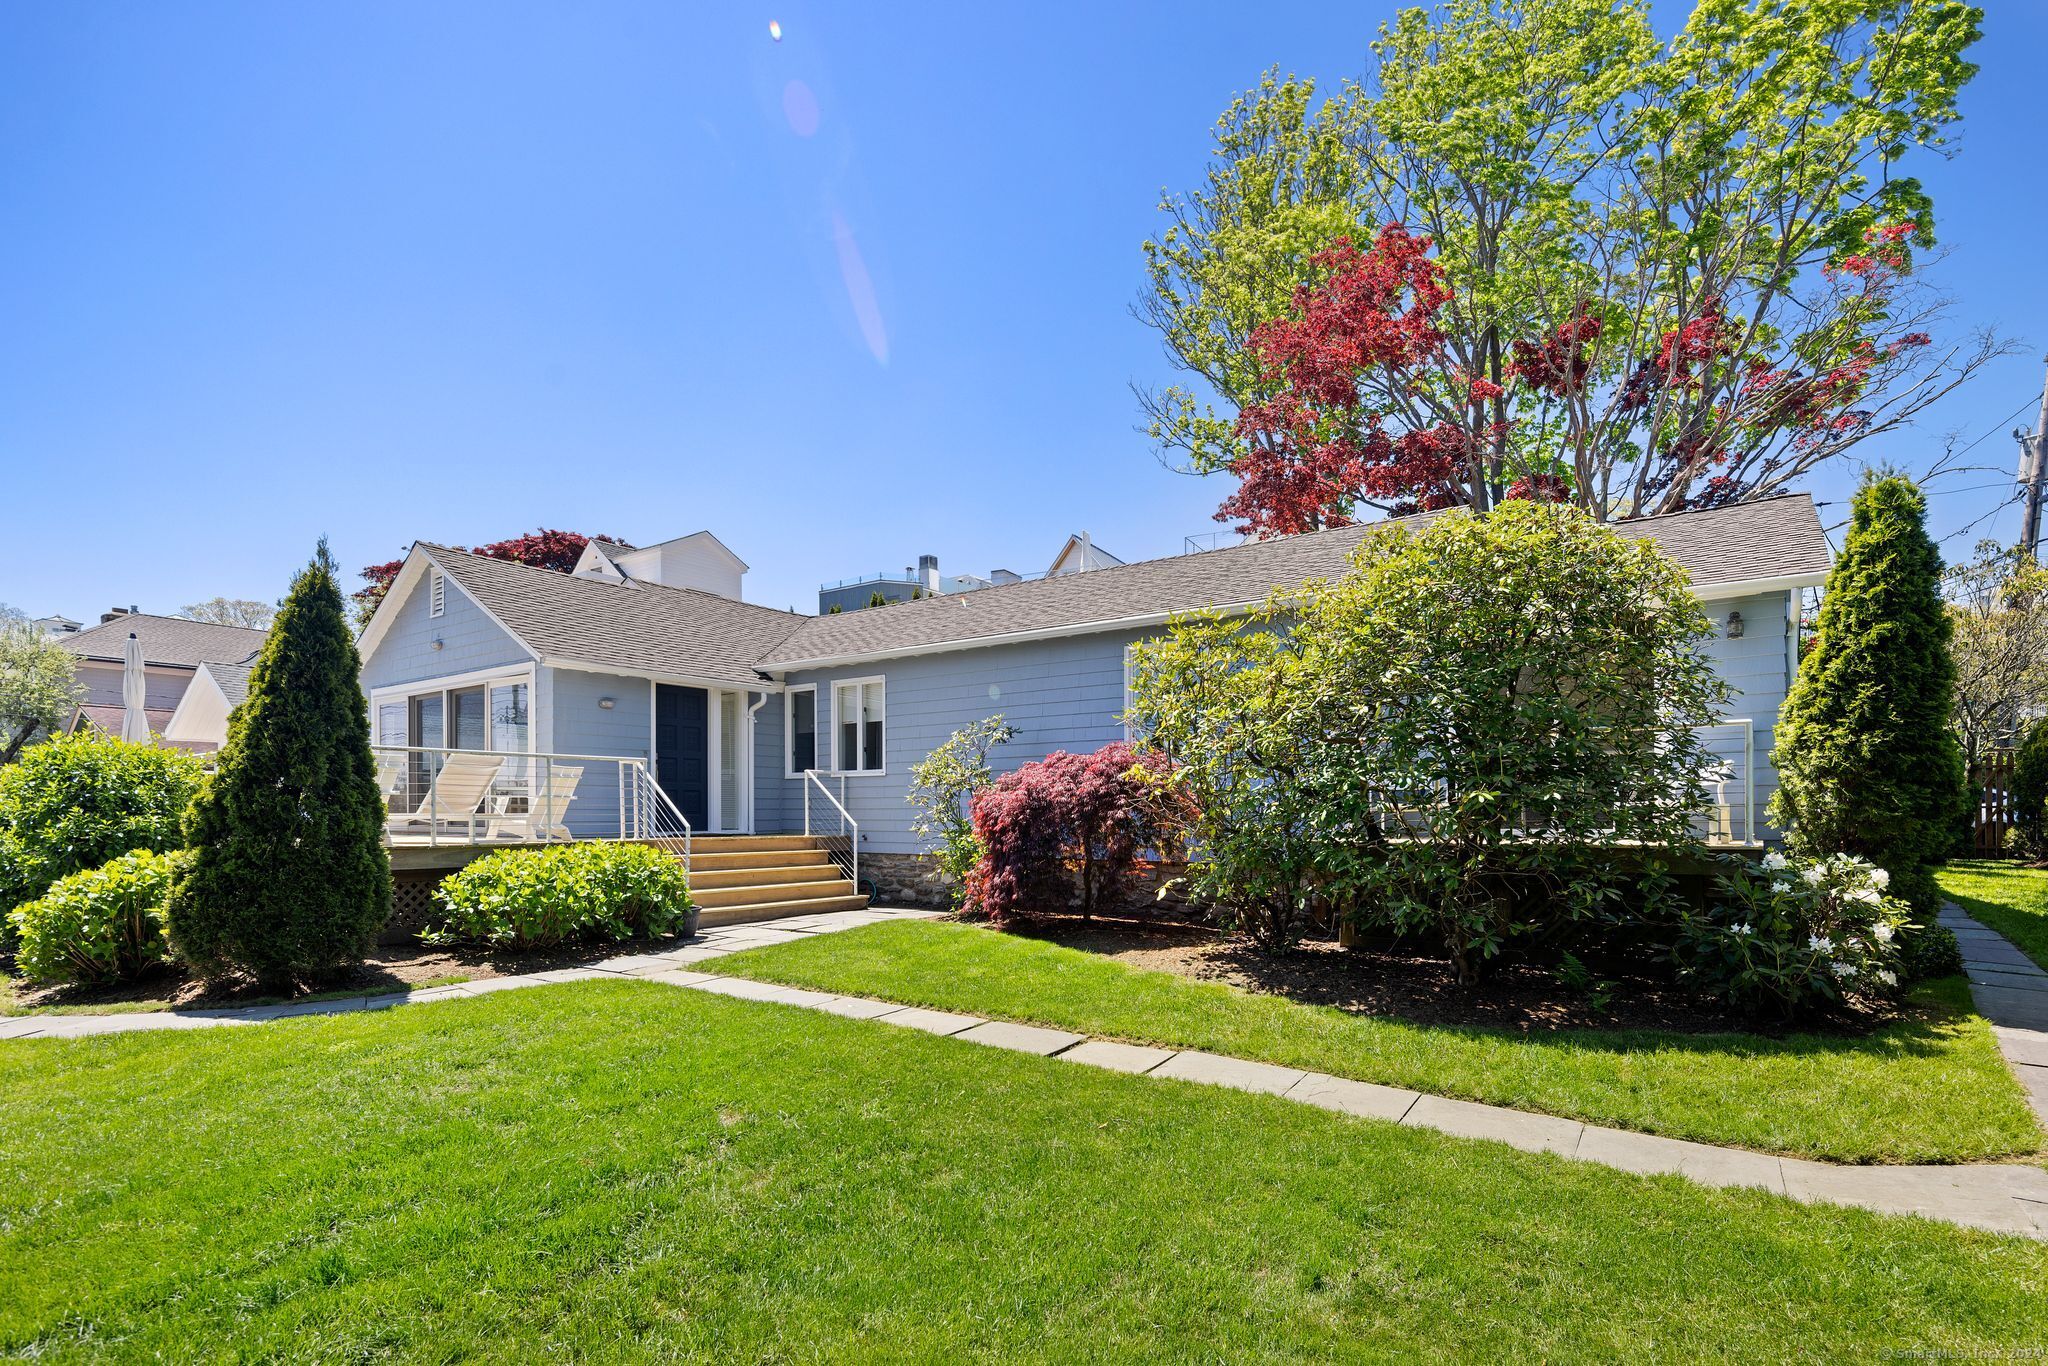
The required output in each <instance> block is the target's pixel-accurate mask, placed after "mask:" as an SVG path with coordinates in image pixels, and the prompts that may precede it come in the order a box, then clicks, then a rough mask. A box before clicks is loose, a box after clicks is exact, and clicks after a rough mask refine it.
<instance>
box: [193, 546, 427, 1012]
mask: <svg viewBox="0 0 2048 1366" xmlns="http://www.w3.org/2000/svg"><path fill="white" fill-rule="evenodd" d="M359 673H360V665H359V661H358V659H357V656H356V642H355V636H354V634H353V633H352V632H351V631H350V630H349V624H348V613H347V611H346V609H345V608H344V607H343V605H342V597H341V589H340V586H339V585H338V583H337V581H336V574H335V568H334V561H333V559H332V558H331V557H330V556H329V555H328V553H327V543H326V542H325V541H322V542H321V544H320V549H319V552H318V553H317V554H316V555H315V556H314V558H313V562H312V563H311V564H309V565H308V566H307V567H306V568H305V569H304V570H302V571H301V572H300V574H299V576H298V578H297V579H295V580H294V581H293V583H292V589H291V592H290V594H288V595H287V596H286V598H285V601H284V606H283V607H282V608H281V609H279V611H278V614H277V620H276V622H275V624H274V625H273V626H272V627H271V631H270V638H269V639H268V640H267V641H266V642H265V643H264V646H263V653H262V655H261V656H260V657H259V658H258V659H257V661H256V667H255V669H254V671H253V672H251V674H250V675H249V696H248V699H247V700H246V701H244V702H243V703H242V705H241V706H239V707H237V708H235V712H234V716H233V717H232V718H231V719H230V721H229V725H228V739H227V744H226V745H225V746H223V747H222V749H221V751H220V758H219V769H218V771H217V772H216V773H215V775H214V777H213V779H212V781H211V782H209V783H208V784H207V785H206V788H205V790H204V791H203V792H202V793H201V794H200V796H199V798H198V800H196V801H195V802H194V803H193V804H192V813H191V816H190V818H189V820H188V821H187V822H186V840H187V843H189V844H190V845H191V846H192V847H193V850H194V853H193V858H192V864H191V867H190V870H189V871H188V872H186V873H185V874H184V875H183V876H182V877H181V878H180V879H179V881H178V883H177V885H176V887H175V888H174V889H173V891H172V894H171V900H170V906H169V919H170V928H171V939H172V942H173V944H174V945H175V946H176V948H177V951H178V953H179V955H180V956H181V957H183V958H184V959H185V960H186V961H187V962H188V963H190V964H191V965H192V966H193V967H194V968H196V969H197V970H199V971H200V972H202V973H204V974H206V975H208V976H220V975H223V974H225V973H228V972H231V971H241V972H246V973H248V974H250V975H252V976H254V977H256V978H257V979H258V980H260V981H265V982H289V981H298V980H304V979H309V978H318V977H321V976H324V975H327V974H330V973H332V972H335V971H337V970H338V969H341V968H343V967H346V966H348V965H350V964H353V963H356V962H359V961H361V959H362V956H363V954H364V953H365V952H367V951H368V949H369V946H370V943H371V940H372V938H373V936H374V935H375V934H376V932H377V930H378V929H379V928H380V927H381V926H382V925H383V924H384V922H385V920H386V919H388V918H389V916H390V913H391V867H390V861H389V860H388V859H387V858H386V856H385V853H384V845H383V826H384V815H385V809H384V798H383V795H382V794H381V792H380V791H379V790H378V787H377V775H376V763H375V761H374V760H373V759H372V757H371V754H370V722H369V707H368V705H367V704H366V703H365V702H364V700H363V690H362V685H361V683H360V682H359V681H358V677H359Z"/></svg>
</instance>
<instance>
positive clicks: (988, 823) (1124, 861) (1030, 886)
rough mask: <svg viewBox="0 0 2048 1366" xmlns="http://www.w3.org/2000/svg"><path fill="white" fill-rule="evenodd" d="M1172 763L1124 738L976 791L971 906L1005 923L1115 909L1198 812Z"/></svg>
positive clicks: (1050, 758)
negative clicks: (1144, 862) (1144, 860)
mask: <svg viewBox="0 0 2048 1366" xmlns="http://www.w3.org/2000/svg"><path fill="white" fill-rule="evenodd" d="M1172 770H1173V766H1172V764H1171V763H1170V762H1168V761H1167V760H1165V759H1164V758H1163V757H1162V756H1160V755H1158V754H1153V753H1148V752H1145V751H1141V750H1139V749H1136V748H1134V747H1132V746H1131V745H1128V744H1125V743H1123V742H1121V741H1119V742H1117V743H1115V744H1110V745H1105V746H1103V747H1102V748H1101V749H1099V750H1096V751H1095V752H1094V753H1093V754H1068V753H1065V752H1060V753H1055V754H1048V755H1047V756H1046V757H1045V758H1043V759H1041V760H1038V761H1037V762H1035V763H1029V764H1025V765H1024V766H1023V767H1022V768H1019V769H1017V770H1015V771H1014V772H1010V773H1005V774H1004V775H1003V776H1002V777H1000V778H998V779H996V781H995V783H994V785H993V786H990V787H987V788H984V789H983V790H982V791H981V792H979V793H978V794H977V795H976V796H975V798H974V804H973V817H974V834H975V838H976V839H978V840H979V841H980V843H981V857H980V860H979V861H978V862H977V863H976V864H975V865H974V868H973V871H972V872H971V873H970V874H969V875H968V887H967V891H968V897H967V901H968V906H969V907H970V908H971V909H975V910H979V911H981V912H983V913H985V914H986V915H988V917H989V918H990V919H992V920H994V921H996V922H997V923H999V924H1000V923H1001V922H1003V921H1006V920H1010V919H1013V918H1015V917H1017V916H1019V915H1028V914H1034V913H1035V914H1046V913H1050V912H1057V911H1064V910H1066V909H1067V908H1068V907H1069V906H1071V905H1075V904H1078V905H1079V908H1080V911H1081V914H1082V915H1084V916H1087V915H1093V914H1095V913H1096V912H1098V911H1106V910H1111V909H1114V908H1115V907H1117V906H1118V905H1120V904H1122V902H1123V901H1124V899H1125V898H1126V897H1127V896H1128V894H1129V891H1130V888H1131V885H1132V881H1133V878H1134V875H1135V874H1136V873H1137V872H1138V869H1139V866H1140V858H1141V856H1142V855H1143V854H1144V853H1145V852H1146V851H1147V850H1151V851H1154V852H1156V853H1159V854H1162V855H1166V856H1171V855H1172V854H1173V853H1175V852H1176V851H1177V849H1178V846H1179V843H1180V839H1181V834H1182V831H1183V829H1184V828H1185V825H1186V822H1187V819H1188V815H1189V811H1188V807H1187V799H1186V797H1185V795H1184V793H1182V792H1181V791H1180V790H1179V789H1178V788H1176V787H1175V786H1174V785H1173V783H1172V782H1171V781H1170V779H1171V774H1172Z"/></svg>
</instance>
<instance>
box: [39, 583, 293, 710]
mask: <svg viewBox="0 0 2048 1366" xmlns="http://www.w3.org/2000/svg"><path fill="white" fill-rule="evenodd" d="M130 631H133V632H134V633H135V635H136V638H137V639H139V640H140V641H141V642H142V659H143V662H144V663H146V664H163V665H170V666H172V667H175V668H182V669H196V668H198V667H199V666H200V665H201V664H204V663H205V662H206V661H207V660H209V659H241V658H244V657H246V656H248V655H250V654H253V653H254V652H255V651H257V650H259V649H261V648H262V647H263V638H264V636H265V635H266V634H267V633H266V632H263V631H256V630H251V629H250V628H248V627H246V626H216V625H214V624H213V623H212V622H210V621H188V620H186V619H185V618H184V617H159V616H152V615H150V614H149V613H147V612H130V613H128V614H127V615H125V616H119V617H115V618H114V619H113V620H112V621H103V622H101V623H100V624H99V625H97V626H88V627H87V628H86V629H84V630H83V631H74V632H72V633H70V634H68V635H64V636H60V637H58V639H59V640H60V641H61V642H62V644H63V646H64V648H65V649H66V650H69V651H70V652H71V653H72V654H75V655H78V656H79V657H81V658H84V659H92V660H103V661H109V662H112V663H115V664H119V663H120V662H121V661H122V660H123V659H124V658H125V657H126V654H127V649H128V633H129V632H130ZM114 730H115V733H116V734H118V733H119V732H120V726H119V725H116V726H115V727H114Z"/></svg>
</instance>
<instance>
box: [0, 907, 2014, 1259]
mask: <svg viewBox="0 0 2048 1366" xmlns="http://www.w3.org/2000/svg"><path fill="white" fill-rule="evenodd" d="M931 914H932V913H930V912H923V911H901V910H887V909H880V908H875V909H869V910H865V911H841V912H834V913H831V914H826V915H818V916H805V917H801V918H797V919H791V920H777V921H772V922H758V923H750V924H743V925H729V926H725V927H722V928H720V929H714V930H707V931H705V932H704V933H703V934H702V935H701V936H699V937H698V938H696V939H694V940H692V941H691V942H690V943H689V944H687V945H683V946H681V947H679V948H674V949H668V950H664V951H662V952H659V953H648V954H638V955H632V956H627V957H620V958H608V959H604V960H601V961H598V962H594V963H591V964H589V965H588V966H586V967H578V968H563V969H558V970H555V971H552V972H540V973H532V974H529V975H527V976H523V977H497V978H491V979H488V980H485V981H481V982H465V983H462V984H460V985H457V986H446V987H433V988H430V989H428V990H425V991H414V992H402V993H394V994H392V995H389V996H370V997H360V996H358V997H351V998H348V999H346V1000H340V1001H319V1002H307V1003H304V1004H301V1005H293V1006H257V1007H251V1008H247V1009H242V1010H235V1011H185V1012H158V1013H154V1014H134V1015H72V1016H56V1017H50V1016H26V1017H18V1018H13V1019H4V1020H0V1039H7V1038H31V1037H34V1038H79V1037H84V1036H86V1035H93V1034H111V1033H119V1032H125V1031H128V1030H138V1029H186V1028H203V1027H207V1026H217V1025H238V1024H251V1023H257V1022H260V1021H264V1020H274V1019H279V1018H282V1017H285V1016H292V1015H316V1014H337V1013H341V1012H345V1011H354V1010H378V1009H384V1008H386V1007H389V1006H396V1005H402V1004H406V1003H409V1002H422V1001H438V1000H453V999H456V998H458V997H465V996H479V995H483V994H485V993H487V992H492V991H504V990H509V989H513V988H518V987H530V986H542V985H547V984H549V983H555V982H573V981H580V980H585V979H589V978H596V977H641V978H646V979H648V980H650V981H656V982H664V983H667V984H669V985H673V986H679V987H686V988H690V989H693V990H697V991H706V992H713V993H716V994H718V995H722V996H733V997H737V998H739V999H741V1000H748V1001H763V1002H771V1003H774V1004H778V1005H786V1006H796V1007H800V1008H804V1009H810V1010H821V1011H826V1012H829V1013H831V1014H834V1015H844V1016H850V1017H852V1018H855V1019H863V1020H875V1021H879V1022H881V1023H883V1024H891V1025H899V1026H902V1027H904V1028H907V1029H917V1030H921V1031H923V1032H925V1033H927V1034H935V1035H939V1036H942V1037H947V1038H953V1039H959V1040H963V1041H967V1042H971V1043H976V1044H981V1045H984V1046H987V1047H992V1048H1005V1049H1011V1050H1015V1051H1018V1052H1024V1053H1032V1054H1036V1055H1038V1056H1041V1057H1047V1058H1056V1059H1059V1060H1060V1061H1063V1062H1072V1063H1079V1064H1082V1065H1084V1066H1090V1067H1100V1068H1105V1069H1108V1070H1110V1071H1115V1072H1125V1073H1130V1074H1133V1075H1142V1076H1148V1077H1157V1078H1164V1079H1169V1080H1174V1081H1182V1082H1193V1083H1197V1084H1202V1085H1209V1086H1228V1087H1232V1088H1234V1089H1237V1090H1242V1091H1257V1092H1264V1093H1266V1094H1269V1095H1275V1096H1279V1097H1280V1098H1282V1099H1284V1100H1289V1101H1294V1102H1297V1103H1299V1104H1302V1105H1313V1106H1316V1107H1317V1108H1319V1109H1324V1110H1334V1111H1337V1112H1339V1113H1342V1114H1347V1115H1355V1116H1359V1117H1361V1118H1365V1119H1374V1120H1383V1121H1387V1122H1390V1123H1395V1124H1404V1125H1407V1126H1409V1127H1411V1128H1418V1129H1433V1130H1435V1131H1437V1132H1439V1133H1445V1134H1451V1135H1455V1136H1457V1137H1460V1138H1476V1139H1489V1140H1492V1141H1494V1142H1498V1143H1506V1144H1508V1145H1509V1146H1511V1147H1515V1148H1520V1149H1523V1150H1525V1151H1528V1152H1547V1153H1553V1154H1556V1155H1557V1156H1559V1157H1564V1158H1570V1159H1572V1160H1575V1161H1580V1162H1595V1163H1598V1164H1600V1165H1601V1166H1605V1167H1613V1168H1617V1169H1619V1170H1621V1171H1627V1172H1635V1173H1638V1174H1642V1175H1667V1174H1668V1175H1675V1176H1681V1177H1684V1178H1686V1179H1687V1180H1690V1181H1694V1182H1697V1183H1698V1184H1700V1185H1704V1186H1749V1187H1755V1188H1757V1189H1760V1190H1765V1191H1769V1192H1770V1193H1772V1194H1774V1195H1781V1196H1786V1197H1788V1198H1791V1199H1794V1200H1802V1201H1807V1202H1818V1203H1825V1204H1835V1205H1852V1206H1857V1207H1860V1208H1863V1209H1870V1210H1877V1211H1879V1212H1882V1213H1887V1214H1917V1215H1922V1216H1925V1217H1927V1218H1930V1219H1939V1220H1943V1221H1946V1222H1948V1223H1953V1224H1961V1225H1965V1226H1967V1227H1971V1228H1982V1229H1990V1230H1993V1231H1995V1232H1999V1233H2012V1234H2019V1235H2022V1236H2025V1237H2030V1238H2037V1239H2043V1240H2048V1171H2044V1170H2042V1169H2041V1168H2040V1167H2037V1166H2029V1165H2022V1164H2017V1163H1978V1164H1971V1165H1958V1166H1917V1167H1906V1166H1843V1165H1837V1164H1834V1163H1829V1162H1815V1161H1809V1160H1806V1159H1803V1158H1795V1157H1777V1156H1773V1155H1771V1154H1769V1153H1758V1152H1752V1151H1749V1150H1748V1149H1743V1148H1722V1147H1715V1146H1713V1145H1711V1144H1706V1143H1691V1142H1687V1141H1685V1140H1682V1139H1674V1138H1661V1137H1658V1136H1656V1135H1654V1134H1642V1133H1636V1132H1634V1131H1632V1130H1627V1129H1607V1128H1602V1127H1600V1126H1599V1125H1594V1124H1583V1123H1581V1122H1579V1121H1578V1120H1574V1119H1561V1118H1559V1117H1557V1116H1555V1115H1539V1114H1532V1113H1529V1112H1528V1111H1524V1110H1511V1109H1508V1108H1507V1107H1505V1106H1499V1105H1482V1104H1479V1103H1477V1102H1474V1101H1467V1100H1454V1099H1451V1098H1449V1097H1447V1096H1432V1095H1426V1094H1422V1093H1419V1092H1415V1091H1408V1090H1402V1089H1400V1088H1397V1087H1390V1086H1377V1085H1374V1084H1372V1083H1370V1082H1361V1081H1351V1080H1347V1079H1345V1078H1342V1077H1333V1076H1329V1075H1326V1074H1324V1073H1321V1072H1307V1071H1303V1070H1301V1069H1299V1068H1293V1067H1280V1066H1276V1065H1274V1064H1272V1063H1263V1062H1252V1061H1250V1060H1247V1059H1243V1058H1232V1057H1225V1056H1222V1055H1219V1054H1214V1053H1202V1052H1197V1051H1194V1050H1188V1049H1172V1048H1153V1047H1147V1046H1143V1045H1139V1044H1131V1043H1124V1042H1120V1041H1117V1040H1112V1039H1094V1038H1089V1037H1088V1036H1086V1035H1082V1034H1075V1033H1070V1032H1068V1031H1065V1030H1059V1029H1045V1028H1041V1027H1039V1026H1036V1025H1025V1024H1013V1023H1009V1022H1006V1021H1001V1020H990V1019H985V1018H983V1017H981V1016H978V1015H959V1014H953V1013H951V1012H948V1011H940V1010H928V1009H925V1008H923V1007H919V1006H906V1005H904V1004H902V1003H900V1002H895V1001H883V1000H876V999H872V998H869V997H863V996H836V995H833V994H831V993H829V992H821V991H805V990H802V989H800V988H797V987H785V986H778V985H775V984H773V983H769V982H759V981H754V980H752V979H749V978H744V977H732V976H722V975H719V974H714V973H707V972H694V971H691V970H690V966H689V965H690V964H692V963H697V962H702V961H704V960H705V959H708V958H714V957H718V956H720V955H723V954H728V953H735V952H738V951H739V950H741V949H750V948H758V947H761V946H764V945H768V944H783V943H790V942H792V941H794V940H797V939H802V938H805V937H808V936H811V935H817V934H830V933H833V932H834V931H837V930H843V929H851V928H853V927H855V926H857V925H866V924H873V923H874V922H876V921H879V920H891V919H905V918H926V917H929V916H930V915H931ZM1943 920H1944V922H1945V923H1948V924H1950V925H1951V927H1952V928H1954V929H1955V930H1956V932H1957V938H1958V939H1959V940H1962V939H1964V937H1965V935H1968V936H1969V942H1967V943H1965V945H1964V957H1965V960H1966V963H1968V964H1981V965H1985V966H1984V967H1982V968H1980V967H1977V966H1972V967H1971V970H1970V980H1971V985H1972V988H1973V990H1975V991H1977V992H1978V993H1979V995H1978V1002H1979V1008H1980V1009H1981V1010H1982V1011H1983V1013H1984V1014H1985V1016H1986V1018H1989V1019H1992V1020H1994V1022H1995V1023H1994V1031H1995V1032H1996V1033H1997V1034H1998V1036H1999V1041H2000V1044H2001V1045H2002V1046H2003V1047H2004V1048H2005V1051H2006V1057H2007V1059H2008V1060H2009V1061H2010V1062H2011V1063H2012V1064H2013V1066H2014V1069H2015V1071H2018V1072H2020V1075H2021V1078H2022V1080H2023V1082H2025V1083H2026V1084H2027V1085H2028V1086H2029V1088H2030V1094H2031V1095H2033V1096H2034V1098H2035V1102H2036V1105H2037V1107H2038V1106H2039V1104H2040V1101H2041V1097H2042V1090H2041V1086H2042V1082H2043V1080H2048V1032H2043V1031H2044V1030H2048V994H2038V993H2048V981H2043V982H2038V983H2034V984H2031V985H2026V986H2021V987H2013V986H2011V985H2010V984H2008V983H2005V982H2003V981H1998V982H1990V983H1987V984H1984V985H1979V978H1980V976H1983V975H1985V974H1986V973H1987V972H2002V973H2005V974H2006V975H2008V976H2017V977H2029V978H2030V981H2032V979H2033V978H2034V977H2038V976H2041V974H2040V973H2039V970H2038V969H2035V970H2034V973H2033V974H2028V973H2026V972H2024V971H2020V970H2019V965H2018V964H2015V963H2014V962H2013V961H2012V957H2018V956H2019V955H2018V950H2016V949H2013V948H2012V947H2011V945H2009V944H2006V941H2005V940H2004V939H2003V938H2001V937H1999V936H1998V935H1996V934H1993V933H1992V932H1991V931H1990V930H1987V929H1985V928H1984V927H1983V926H1981V925H1978V924H1976V922H1974V921H1970V920H1969V918H1968V917H1967V916H1964V915H1962V913H1961V912H1960V911H1956V910H1955V909H1954V908H1953V907H1951V908H1949V910H1948V911H1947V912H1945V913H1944V915H1943ZM1993 941H1996V942H1995V943H1994V942H1993ZM1999 945H2004V946H2005V950H2006V952H2005V953H2000V952H1999V950H1998V946H1999ZM2007 954H2010V955H2011V956H2012V957H2008V956H2007ZM2023 961H2024V960H2023V959H2022V962H2023ZM1993 965H1995V966H1993ZM2027 966H2031V965H2030V964H2029V965H2027ZM1987 991H1988V992H1991V993H1993V995H1992V996H1991V997H1990V1004H1989V1005H1988V1006H1987V1005H1986V996H1985V995H1984V993H1985V992H1987ZM2010 991H2018V992H2021V993H2025V994H2026V995H2025V997H2024V999H2023V998H2021V997H2013V998H2008V997H2006V996H2003V995H2000V994H1997V993H2001V992H2010ZM1994 1011H1996V1012H1997V1013H1996V1014H1994ZM2030 1012H2032V1013H2030ZM2001 1020H2010V1021H2014V1022H2015V1023H2014V1024H2012V1025H2010V1026H2008V1025H2006V1024H2004V1023H1996V1022H1998V1021H2001ZM2023 1020H2031V1021H2033V1025H2031V1026H2030V1025H2027V1024H2022V1023H2018V1022H2019V1021H2023ZM2029 1070H2031V1073H2032V1075H2029Z"/></svg>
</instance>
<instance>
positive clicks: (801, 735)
mask: <svg viewBox="0 0 2048 1366" xmlns="http://www.w3.org/2000/svg"><path fill="white" fill-rule="evenodd" d="M823 767H824V765H823V764H820V763H819V762H818V689H817V688H816V686H814V685H810V686H805V687H801V688H791V689H789V690H788V691H786V692H784V693H783V695H782V776H783V777H785V778H801V777H803V776H804V774H805V773H807V772H809V771H810V770H811V769H814V768H823Z"/></svg>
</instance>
